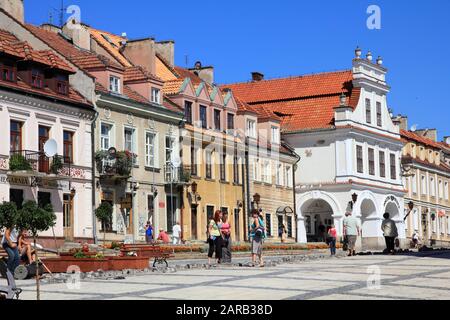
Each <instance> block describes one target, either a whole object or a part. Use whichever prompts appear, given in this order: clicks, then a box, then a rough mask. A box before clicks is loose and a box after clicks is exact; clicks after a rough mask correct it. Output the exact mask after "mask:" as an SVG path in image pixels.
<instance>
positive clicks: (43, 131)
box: [38, 126, 50, 173]
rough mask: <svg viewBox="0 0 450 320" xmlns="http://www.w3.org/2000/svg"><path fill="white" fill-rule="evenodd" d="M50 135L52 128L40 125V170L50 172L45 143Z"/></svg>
mask: <svg viewBox="0 0 450 320" xmlns="http://www.w3.org/2000/svg"><path fill="white" fill-rule="evenodd" d="M49 136H50V128H48V127H44V126H39V141H38V144H39V172H42V173H48V172H49V159H48V157H47V156H46V155H45V153H44V145H45V143H46V142H47V141H48V139H49Z"/></svg>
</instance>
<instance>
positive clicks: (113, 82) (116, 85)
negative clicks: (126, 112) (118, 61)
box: [109, 76, 120, 93]
mask: <svg viewBox="0 0 450 320" xmlns="http://www.w3.org/2000/svg"><path fill="white" fill-rule="evenodd" d="M109 91H111V92H114V93H120V78H119V77H115V76H110V77H109Z"/></svg>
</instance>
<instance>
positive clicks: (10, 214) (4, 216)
mask: <svg viewBox="0 0 450 320" xmlns="http://www.w3.org/2000/svg"><path fill="white" fill-rule="evenodd" d="M18 215H19V214H18V211H17V206H16V204H15V203H14V202H4V203H2V204H0V229H2V228H8V229H12V228H13V227H15V225H16V223H17V219H18Z"/></svg>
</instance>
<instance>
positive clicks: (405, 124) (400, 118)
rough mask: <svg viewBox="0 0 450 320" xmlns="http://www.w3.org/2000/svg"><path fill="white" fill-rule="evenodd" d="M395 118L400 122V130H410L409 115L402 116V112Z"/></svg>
mask: <svg viewBox="0 0 450 320" xmlns="http://www.w3.org/2000/svg"><path fill="white" fill-rule="evenodd" d="M393 120H394V122H398V124H399V125H400V130H405V131H408V130H409V128H408V117H407V116H402V115H401V114H399V115H398V116H397V117H395V119H393Z"/></svg>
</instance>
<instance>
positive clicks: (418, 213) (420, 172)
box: [401, 117, 450, 247]
mask: <svg viewBox="0 0 450 320" xmlns="http://www.w3.org/2000/svg"><path fill="white" fill-rule="evenodd" d="M401 121H402V127H403V128H404V129H403V130H402V131H401V135H402V139H403V140H404V142H405V147H404V149H403V157H402V164H403V167H404V168H405V170H406V172H407V174H405V177H404V184H405V188H406V189H407V190H408V192H407V194H406V196H405V217H406V235H407V237H408V239H412V236H413V235H414V234H417V235H418V236H419V241H420V243H421V244H423V245H426V246H447V247H448V246H449V244H450V194H449V192H450V190H449V184H450V166H449V165H448V164H447V163H446V162H445V159H444V144H442V143H439V142H437V141H436V133H435V136H434V139H430V138H428V137H426V136H423V133H421V131H420V130H415V131H414V132H413V131H408V130H407V128H408V125H407V118H406V117H402V118H401Z"/></svg>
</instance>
